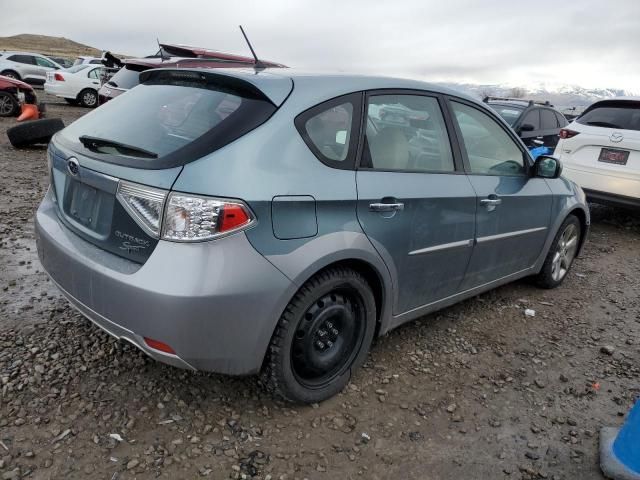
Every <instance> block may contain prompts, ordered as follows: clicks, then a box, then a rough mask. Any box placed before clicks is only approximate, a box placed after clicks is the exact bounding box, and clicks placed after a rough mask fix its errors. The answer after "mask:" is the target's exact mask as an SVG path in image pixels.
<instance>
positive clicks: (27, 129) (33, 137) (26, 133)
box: [7, 118, 64, 148]
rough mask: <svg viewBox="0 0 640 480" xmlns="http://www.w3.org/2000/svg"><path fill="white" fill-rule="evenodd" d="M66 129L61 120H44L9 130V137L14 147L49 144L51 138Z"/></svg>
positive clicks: (26, 123)
mask: <svg viewBox="0 0 640 480" xmlns="http://www.w3.org/2000/svg"><path fill="white" fill-rule="evenodd" d="M63 128H64V123H62V120H60V119H59V118H44V119H42V120H32V121H30V122H25V123H22V124H20V125H16V126H15V127H11V128H10V129H8V130H7V137H9V141H10V142H11V145H13V146H14V147H18V148H20V147H27V146H30V145H36V144H38V143H45V144H46V143H49V141H50V140H51V137H52V136H53V135H54V134H55V133H56V132H59V131H60V130H62V129H63Z"/></svg>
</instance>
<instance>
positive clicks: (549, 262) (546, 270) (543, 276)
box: [533, 214, 583, 288]
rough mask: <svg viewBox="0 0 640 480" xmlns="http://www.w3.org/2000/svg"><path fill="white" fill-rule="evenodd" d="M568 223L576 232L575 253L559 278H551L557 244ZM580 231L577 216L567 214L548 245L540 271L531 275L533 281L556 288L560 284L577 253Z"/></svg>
mask: <svg viewBox="0 0 640 480" xmlns="http://www.w3.org/2000/svg"><path fill="white" fill-rule="evenodd" d="M570 225H573V227H574V228H575V229H576V230H575V231H576V232H577V242H578V245H576V250H575V254H574V255H573V257H572V258H571V263H570V264H569V266H568V268H567V269H566V273H565V274H564V275H563V276H562V277H561V278H560V279H554V278H553V263H554V262H553V261H554V257H555V255H556V253H557V252H558V247H559V245H558V244H559V242H560V239H561V237H562V235H563V233H564V232H565V230H566V229H567V227H569V226H570ZM582 233H583V232H582V225H581V224H580V220H578V217H576V216H575V215H573V214H570V215H568V216H567V218H565V219H564V222H562V225H561V226H560V228H559V229H558V233H556V236H555V238H554V239H553V242H551V246H550V247H549V252H548V253H547V257H546V258H545V261H544V264H543V265H542V269H541V270H540V273H538V274H537V275H536V276H534V277H533V280H534V282H535V283H536V284H537V285H538V286H539V287H541V288H556V287H557V286H558V285H560V284H561V283H562V282H563V281H564V279H565V278H567V275H568V273H569V270H570V269H571V266H572V265H573V262H574V260H575V257H576V255H577V253H578V249H579V242H580V239H581V238H582Z"/></svg>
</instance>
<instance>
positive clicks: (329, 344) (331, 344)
mask: <svg viewBox="0 0 640 480" xmlns="http://www.w3.org/2000/svg"><path fill="white" fill-rule="evenodd" d="M327 346H328V347H329V348H331V347H333V342H332V341H331V340H328V341H327Z"/></svg>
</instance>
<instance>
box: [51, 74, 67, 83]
mask: <svg viewBox="0 0 640 480" xmlns="http://www.w3.org/2000/svg"><path fill="white" fill-rule="evenodd" d="M53 78H54V80H56V81H57V82H64V77H63V76H62V74H61V73H56V74H55V75H54V76H53Z"/></svg>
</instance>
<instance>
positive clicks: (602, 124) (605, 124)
mask: <svg viewBox="0 0 640 480" xmlns="http://www.w3.org/2000/svg"><path fill="white" fill-rule="evenodd" d="M587 125H591V126H592V127H604V128H622V127H621V126H619V125H616V124H615V123H609V122H587Z"/></svg>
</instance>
